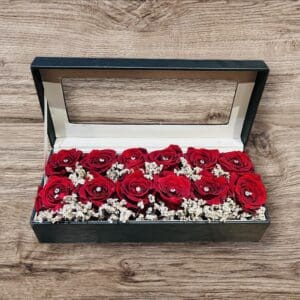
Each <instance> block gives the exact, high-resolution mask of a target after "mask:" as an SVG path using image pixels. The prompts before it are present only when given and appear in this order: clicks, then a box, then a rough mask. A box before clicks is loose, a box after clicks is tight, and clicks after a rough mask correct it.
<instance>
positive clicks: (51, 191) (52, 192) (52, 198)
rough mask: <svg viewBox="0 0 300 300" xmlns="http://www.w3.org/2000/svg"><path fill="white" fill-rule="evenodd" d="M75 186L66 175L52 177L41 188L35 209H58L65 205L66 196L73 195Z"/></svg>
mask: <svg viewBox="0 0 300 300" xmlns="http://www.w3.org/2000/svg"><path fill="white" fill-rule="evenodd" d="M73 190H74V186H73V184H72V182H71V180H69V179H68V178H66V177H57V176H53V177H50V178H49V180H48V182H47V183H46V185H45V186H44V187H43V188H41V187H40V188H39V190H38V194H37V197H36V202H35V210H36V211H37V212H38V211H40V210H43V209H51V210H53V211H57V210H58V209H60V208H61V207H62V206H63V204H64V203H63V200H64V197H65V196H70V195H72V192H73Z"/></svg>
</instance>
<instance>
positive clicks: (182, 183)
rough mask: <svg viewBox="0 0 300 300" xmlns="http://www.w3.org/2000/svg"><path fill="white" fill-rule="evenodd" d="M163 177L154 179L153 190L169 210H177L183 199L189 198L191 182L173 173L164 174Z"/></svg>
mask: <svg viewBox="0 0 300 300" xmlns="http://www.w3.org/2000/svg"><path fill="white" fill-rule="evenodd" d="M163 175H164V176H163V177H158V176H157V177H156V178H155V188H156V191H157V193H158V195H159V197H160V198H161V200H162V201H164V202H165V203H166V205H167V206H168V207H169V208H170V209H178V208H179V207H180V205H181V203H182V200H183V198H190V197H191V196H192V194H191V182H190V180H189V179H188V178H187V177H185V176H177V175H175V174H174V173H173V172H165V173H164V174H163Z"/></svg>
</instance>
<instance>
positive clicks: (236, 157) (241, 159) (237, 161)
mask: <svg viewBox="0 0 300 300" xmlns="http://www.w3.org/2000/svg"><path fill="white" fill-rule="evenodd" d="M219 163H220V165H221V167H222V168H223V169H224V170H225V171H228V172H236V173H247V172H251V171H253V170H254V167H253V164H252V162H251V160H250V158H249V156H248V155H247V154H246V153H245V152H241V151H232V152H225V153H221V154H220V158H219Z"/></svg>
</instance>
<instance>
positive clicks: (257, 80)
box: [31, 57, 269, 151]
mask: <svg viewBox="0 0 300 300" xmlns="http://www.w3.org/2000/svg"><path fill="white" fill-rule="evenodd" d="M31 71H32V74H33V79H34V82H35V86H36V90H37V94H38V97H39V102H40V105H41V109H42V112H43V115H44V116H45V114H44V104H46V105H47V106H48V110H47V114H46V116H47V118H46V121H47V125H46V126H47V132H48V136H49V140H50V144H51V146H52V147H53V148H54V151H58V150H60V149H68V148H73V147H76V148H79V149H82V150H86V151H88V150H91V149H93V148H108V147H109V148H114V149H116V150H119V151H122V150H123V149H125V148H130V147H141V146H143V147H146V148H148V149H149V150H153V149H156V148H162V147H165V146H167V145H169V144H179V145H180V146H181V147H182V148H183V149H185V148H186V147H188V146H194V147H203V148H218V149H220V150H222V151H232V150H243V148H244V145H245V144H246V143H247V140H248V137H249V134H250V130H251V127H252V124H253V121H254V118H255V114H256V111H257V108H258V104H259V101H260V98H261V95H262V93H263V89H264V86H265V83H266V80H267V76H268V72H269V69H268V67H267V65H266V64H265V63H264V61H261V60H173V59H117V58H62V57H36V58H35V59H34V60H33V62H32V64H31ZM65 78H150V79H151V78H152V79H153V78H155V79H156V80H160V79H164V78H179V79H185V78H199V79H206V80H210V79H222V80H223V79H224V80H234V81H235V82H236V87H235V92H234V97H233V98H234V99H233V102H232V106H231V110H230V115H229V119H228V121H227V122H226V123H224V124H189V123H188V122H187V124H161V123H157V124H116V123H113V124H112V123H102V124H91V123H86V124H78V123H75V122H71V121H70V119H69V115H68V112H67V108H66V101H65V98H64V91H63V87H62V81H63V79H65ZM82 101H84V99H82ZM99 101H101V99H99ZM83 103H84V102H83Z"/></svg>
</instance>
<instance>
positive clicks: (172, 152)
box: [148, 145, 183, 170]
mask: <svg viewBox="0 0 300 300" xmlns="http://www.w3.org/2000/svg"><path fill="white" fill-rule="evenodd" d="M182 155H183V153H182V150H181V149H180V147H179V146H177V145H170V146H169V147H167V148H165V149H163V150H156V151H153V152H151V153H149V156H148V159H149V161H150V162H156V163H157V164H158V165H163V167H164V168H163V169H164V170H170V169H172V168H174V167H177V166H178V165H179V163H180V157H181V156H182Z"/></svg>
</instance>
